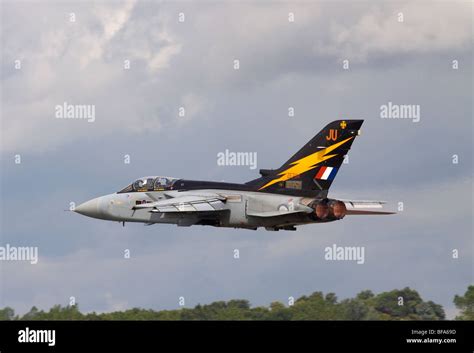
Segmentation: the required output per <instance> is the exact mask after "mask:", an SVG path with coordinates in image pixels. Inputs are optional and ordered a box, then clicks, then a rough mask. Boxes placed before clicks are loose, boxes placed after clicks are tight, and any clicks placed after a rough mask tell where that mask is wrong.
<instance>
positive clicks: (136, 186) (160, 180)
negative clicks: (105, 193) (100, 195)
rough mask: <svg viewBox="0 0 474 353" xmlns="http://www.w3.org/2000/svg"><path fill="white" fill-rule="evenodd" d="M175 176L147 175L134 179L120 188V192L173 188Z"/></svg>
mask: <svg viewBox="0 0 474 353" xmlns="http://www.w3.org/2000/svg"><path fill="white" fill-rule="evenodd" d="M176 180H178V179H177V178H170V177H164V176H149V177H143V178H140V179H137V180H135V181H134V182H133V183H131V184H130V185H128V186H127V187H126V188H124V189H122V190H120V191H119V192H118V194H120V193H126V192H144V191H164V190H171V189H173V184H174V182H175V181H176Z"/></svg>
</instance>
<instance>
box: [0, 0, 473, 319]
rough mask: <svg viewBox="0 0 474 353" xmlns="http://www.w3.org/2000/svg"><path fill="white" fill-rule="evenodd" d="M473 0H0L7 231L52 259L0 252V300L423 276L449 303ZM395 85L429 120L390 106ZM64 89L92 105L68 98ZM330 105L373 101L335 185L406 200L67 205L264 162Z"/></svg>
mask: <svg viewBox="0 0 474 353" xmlns="http://www.w3.org/2000/svg"><path fill="white" fill-rule="evenodd" d="M472 17H473V6H472V3H471V2H468V1H451V2H449V3H448V2H442V1H436V2H430V3H428V2H425V1H384V2H375V1H374V2H365V1H357V2H349V1H338V2H329V1H314V2H310V1H291V2H290V1H278V2H264V1H228V2H217V1H203V2H198V3H193V2H190V1H189V2H188V1H175V2H171V1H130V2H129V1H127V2H122V1H104V2H93V1H79V2H74V1H72V2H66V1H44V2H37V1H17V2H16V1H2V2H1V25H0V27H1V34H0V36H1V78H0V79H1V143H0V148H1V150H0V154H1V174H0V175H1V180H0V181H1V183H0V185H1V190H0V192H1V212H0V231H1V233H0V246H5V245H6V244H10V245H11V246H34V247H38V253H39V261H38V263H37V264H31V263H30V262H26V261H0V307H4V306H10V307H13V308H14V309H15V310H16V311H17V312H18V313H25V312H26V311H28V310H29V309H30V308H31V307H32V306H37V307H38V308H40V309H49V308H50V307H51V306H52V305H55V304H61V305H67V304H68V303H69V302H70V298H71V297H74V298H75V300H76V302H77V303H79V308H80V310H81V311H86V312H90V311H97V312H107V311H113V310H124V309H128V308H132V307H143V308H149V309H154V310H162V309H176V308H179V307H180V306H179V298H180V297H184V299H185V306H186V307H192V306H194V305H196V304H198V303H201V304H206V303H210V302H212V301H216V300H230V299H237V298H242V299H248V300H249V301H250V302H251V303H252V304H253V305H268V304H270V303H271V302H272V301H277V300H278V301H281V302H283V303H287V302H288V298H289V297H290V296H292V297H294V298H297V297H299V296H301V295H308V294H311V293H312V292H315V291H323V292H324V293H328V292H335V293H336V294H337V296H338V297H339V298H340V299H343V298H348V297H352V296H354V295H355V294H357V293H358V292H360V291H362V290H365V289H371V290H372V291H374V292H381V291H388V290H392V289H402V288H404V287H406V286H409V287H411V288H413V289H415V290H417V291H418V292H419V293H420V294H421V296H422V297H423V298H424V299H425V300H433V301H434V302H436V303H439V304H441V305H443V307H444V308H445V310H446V313H447V316H448V318H453V317H454V316H455V314H456V309H455V307H454V304H453V303H452V300H453V298H454V295H455V294H463V293H464V292H465V291H466V289H467V286H468V285H470V284H473V283H474V280H473V267H474V262H473V244H474V242H473V224H472V215H473V211H472V210H473V197H472V194H473V190H472V184H473V169H472V162H473V155H472V153H473V152H472V151H473V144H472V143H473V141H472V138H473V131H474V129H473V107H472V97H473V83H472V77H473V72H472V71H473V70H472V54H473V53H472V50H473V49H472V43H473V41H472V40H473V38H472V33H473V27H472ZM235 60H238V64H239V67H238V69H235V65H236V61H235ZM389 102H391V103H392V104H395V105H397V104H398V105H415V106H418V107H419V109H420V119H419V121H418V122H415V121H414V120H415V119H410V118H407V119H384V118H382V117H381V107H382V106H383V105H388V104H389ZM65 103H66V104H72V105H89V106H93V107H94V109H95V115H94V119H92V120H93V121H92V120H91V119H89V120H90V121H88V119H60V118H57V116H56V109H57V106H58V105H59V106H62V105H63V104H65ZM290 107H291V108H293V109H294V116H289V108H290ZM180 108H184V112H185V114H184V116H182V115H183V114H179V112H180ZM336 119H364V120H365V122H364V125H363V128H362V134H361V136H359V137H358V139H357V141H356V142H355V143H354V144H353V146H352V149H351V151H350V154H349V163H347V164H344V165H342V167H341V170H340V171H339V173H338V175H337V178H336V180H335V181H334V183H333V184H332V187H331V190H330V192H329V195H330V197H336V198H337V197H340V198H344V199H356V200H357V199H364V200H366V199H368V200H385V201H387V202H388V205H389V206H391V207H394V208H398V205H399V203H400V202H402V203H403V210H402V211H400V212H398V214H397V215H393V216H387V217H368V216H357V217H355V216H354V217H346V218H344V219H343V220H342V221H337V222H333V223H328V224H315V225H307V226H304V227H300V228H298V230H297V231H296V232H283V231H280V232H267V231H265V230H258V231H249V230H237V229H225V228H214V227H201V226H194V227H190V228H186V227H176V226H173V225H154V226H143V225H141V224H127V225H126V226H125V227H122V226H121V225H120V224H119V223H117V222H107V221H100V220H96V219H92V218H87V217H84V216H81V215H79V214H75V213H73V212H67V211H65V210H67V209H69V207H70V203H71V202H74V203H75V204H80V203H82V202H84V201H86V200H89V199H91V198H94V197H97V196H100V195H104V194H109V193H113V192H116V191H118V190H121V189H122V188H124V187H125V186H126V185H128V184H130V183H131V182H132V181H134V180H135V179H137V178H139V177H141V176H147V175H166V176H174V177H179V178H187V179H197V180H216V181H221V180H225V181H229V182H245V181H248V180H251V179H254V178H256V177H258V174H257V172H258V168H265V169H268V168H276V167H279V166H280V165H281V164H282V163H283V162H284V161H286V160H287V159H288V158H289V157H290V156H292V155H293V154H294V153H295V152H296V151H297V150H298V149H299V148H300V147H301V146H303V145H304V144H305V143H306V142H307V141H308V140H310V139H311V138H312V137H313V136H314V135H315V134H316V133H317V132H318V131H319V130H320V129H321V128H322V127H323V126H325V125H326V124H327V123H329V122H330V121H332V120H336ZM226 149H228V150H229V151H233V152H252V153H257V156H258V159H257V161H258V166H257V169H256V170H252V169H251V168H249V166H221V165H219V164H218V163H217V155H218V154H219V153H221V152H224V151H225V150H226ZM454 155H456V156H457V157H453V156H454ZM127 158H129V159H130V163H128V164H127V163H124V162H125V160H126V159H127ZM453 158H457V163H453ZM19 160H20V163H18V161H19ZM333 244H336V245H337V246H362V247H364V248H365V263H364V264H356V263H355V262H353V261H352V262H351V261H326V260H325V258H324V254H325V252H324V249H325V248H326V247H328V246H332V245H333ZM235 249H238V250H239V254H240V258H239V259H235V258H234V250H235ZM126 250H128V251H130V258H124V252H125V251H126ZM453 250H457V251H458V254H459V256H458V257H457V258H453Z"/></svg>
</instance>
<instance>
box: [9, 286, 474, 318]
mask: <svg viewBox="0 0 474 353" xmlns="http://www.w3.org/2000/svg"><path fill="white" fill-rule="evenodd" d="M454 303H455V305H456V307H457V308H458V309H460V311H461V314H460V315H459V316H458V317H457V318H456V319H460V320H473V319H474V315H473V305H474V286H469V288H468V290H467V291H466V293H465V294H464V296H458V295H456V297H455V298H454ZM444 319H445V313H444V310H443V308H442V306H441V305H439V304H435V303H434V302H432V301H424V300H423V299H422V298H421V297H420V295H419V294H418V292H417V291H415V290H412V289H410V288H408V287H407V288H404V289H402V290H392V291H390V292H383V293H380V294H377V295H375V294H374V293H372V292H371V291H370V290H366V291H362V292H360V293H359V294H357V296H356V297H355V298H351V299H344V300H341V301H338V299H337V297H336V295H335V294H334V293H328V294H326V295H324V294H323V293H322V292H315V293H313V294H311V295H310V296H302V297H300V298H298V299H296V300H295V301H294V303H293V305H288V306H285V305H284V304H282V303H280V302H273V303H271V304H270V306H268V307H266V306H260V307H253V308H252V307H251V306H250V303H249V302H248V301H247V300H230V301H227V302H225V301H218V302H214V303H211V304H208V305H197V306H196V307H194V308H192V309H188V308H182V309H177V310H161V311H154V310H146V309H140V308H133V309H130V310H126V311H115V312H111V313H101V314H98V313H95V312H92V313H88V314H83V313H81V312H80V311H79V307H78V306H77V305H73V306H65V307H63V306H61V305H55V306H53V307H52V308H51V309H50V310H49V311H43V310H38V309H37V308H36V307H33V308H32V309H31V310H30V311H29V312H28V313H26V314H25V315H23V316H19V315H15V313H14V311H13V309H11V308H9V307H6V308H4V309H0V320H444Z"/></svg>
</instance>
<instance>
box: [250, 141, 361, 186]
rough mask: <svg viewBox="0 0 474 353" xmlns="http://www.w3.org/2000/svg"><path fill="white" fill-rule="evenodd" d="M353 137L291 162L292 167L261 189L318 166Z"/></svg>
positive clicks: (333, 155)
mask: <svg viewBox="0 0 474 353" xmlns="http://www.w3.org/2000/svg"><path fill="white" fill-rule="evenodd" d="M353 138H354V136H351V137H349V138H347V139H345V140H342V141H341V142H338V143H335V144H334V145H331V146H329V147H326V148H325V149H322V150H321V151H318V152H315V153H313V154H310V155H309V156H306V157H303V158H301V159H298V160H297V161H295V162H293V163H291V167H289V168H288V169H286V170H284V171H283V172H281V173H278V175H279V176H280V177H279V178H277V179H273V180H271V181H270V182H268V183H267V184H265V185H264V186H262V187H261V188H260V189H259V190H262V189H265V188H266V187H269V186H270V185H273V184H276V183H278V182H280V181H285V180H288V179H292V178H294V177H296V176H298V175H300V174H303V173H305V172H307V171H308V170H311V169H314V168H316V166H317V165H318V164H319V163H321V162H324V161H326V160H328V159H330V158H332V157H335V156H337V154H330V155H328V153H329V152H331V151H333V150H335V149H336V148H338V147H339V146H341V145H343V144H345V143H346V142H347V141H349V140H351V139H353Z"/></svg>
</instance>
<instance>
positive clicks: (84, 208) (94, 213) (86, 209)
mask: <svg viewBox="0 0 474 353" xmlns="http://www.w3.org/2000/svg"><path fill="white" fill-rule="evenodd" d="M99 201H100V198H99V197H98V198H95V199H92V200H89V201H86V202H84V203H82V204H80V205H79V206H77V207H76V208H75V209H74V211H75V212H77V213H80V214H81V215H84V216H87V217H93V218H102V212H101V209H100V202H99Z"/></svg>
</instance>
